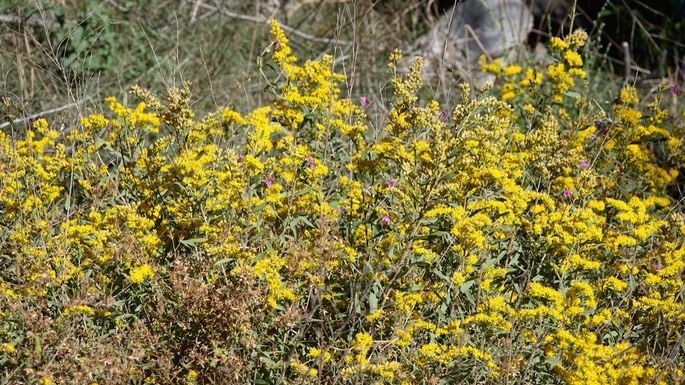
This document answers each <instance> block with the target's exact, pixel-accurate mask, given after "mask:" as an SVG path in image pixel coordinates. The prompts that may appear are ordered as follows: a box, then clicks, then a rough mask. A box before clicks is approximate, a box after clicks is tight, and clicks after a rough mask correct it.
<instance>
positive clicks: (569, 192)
mask: <svg viewBox="0 0 685 385" xmlns="http://www.w3.org/2000/svg"><path fill="white" fill-rule="evenodd" d="M572 196H573V191H571V190H565V191H564V197H566V198H570V197H572Z"/></svg>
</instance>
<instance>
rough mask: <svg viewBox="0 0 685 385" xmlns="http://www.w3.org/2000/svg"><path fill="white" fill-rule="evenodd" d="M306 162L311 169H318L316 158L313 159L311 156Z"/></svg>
mask: <svg viewBox="0 0 685 385" xmlns="http://www.w3.org/2000/svg"><path fill="white" fill-rule="evenodd" d="M304 161H305V162H306V163H307V167H309V168H311V169H313V168H316V164H314V158H312V156H311V155H309V156H308V157H307V158H306V159H305V160H304Z"/></svg>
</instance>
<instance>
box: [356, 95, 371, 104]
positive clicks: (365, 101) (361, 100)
mask: <svg viewBox="0 0 685 385" xmlns="http://www.w3.org/2000/svg"><path fill="white" fill-rule="evenodd" d="M359 103H361V104H362V107H366V106H368V105H369V104H371V99H369V98H367V97H366V96H360V97H359Z"/></svg>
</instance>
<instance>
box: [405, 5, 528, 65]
mask: <svg viewBox="0 0 685 385" xmlns="http://www.w3.org/2000/svg"><path fill="white" fill-rule="evenodd" d="M532 27H533V14H532V13H531V11H530V8H529V7H528V6H527V5H526V4H525V3H524V2H523V1H521V0H464V1H463V2H462V3H460V4H459V5H457V7H456V9H453V10H448V11H447V12H446V13H445V14H444V15H443V16H442V17H441V18H440V19H439V20H438V22H437V23H436V24H435V25H434V26H433V27H432V28H431V29H430V30H429V31H428V32H427V33H426V34H424V35H423V36H421V37H420V38H419V39H417V41H416V42H415V44H414V45H413V46H412V49H411V50H410V54H411V55H410V56H416V55H421V56H423V57H424V61H425V63H426V66H425V67H426V68H427V71H429V72H430V71H436V70H437V69H438V68H439V66H440V63H441V62H442V61H443V60H444V65H445V67H446V68H447V69H450V70H456V71H459V72H463V71H467V72H468V71H470V70H471V69H472V68H473V67H475V66H476V64H477V63H478V59H479V58H480V56H481V55H483V54H485V55H486V56H488V58H490V59H494V58H499V57H503V56H507V54H509V53H511V52H513V50H514V48H516V47H518V46H520V45H522V43H524V42H525V41H526V38H527V36H528V33H529V32H530V31H531V29H532ZM429 75H430V74H429Z"/></svg>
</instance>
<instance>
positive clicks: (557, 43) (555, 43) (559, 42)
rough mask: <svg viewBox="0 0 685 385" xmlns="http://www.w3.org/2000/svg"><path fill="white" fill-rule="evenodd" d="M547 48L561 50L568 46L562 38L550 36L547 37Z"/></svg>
mask: <svg viewBox="0 0 685 385" xmlns="http://www.w3.org/2000/svg"><path fill="white" fill-rule="evenodd" d="M549 48H551V49H553V50H555V51H563V50H565V49H567V48H568V44H567V43H566V42H565V41H564V40H563V39H560V38H558V37H556V36H552V38H551V39H549Z"/></svg>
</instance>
